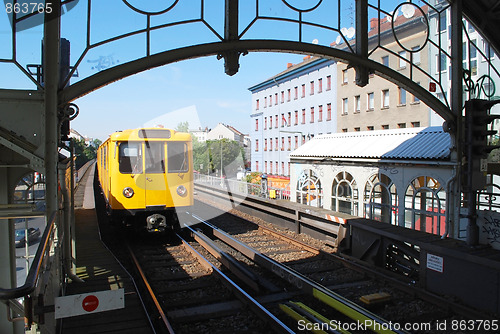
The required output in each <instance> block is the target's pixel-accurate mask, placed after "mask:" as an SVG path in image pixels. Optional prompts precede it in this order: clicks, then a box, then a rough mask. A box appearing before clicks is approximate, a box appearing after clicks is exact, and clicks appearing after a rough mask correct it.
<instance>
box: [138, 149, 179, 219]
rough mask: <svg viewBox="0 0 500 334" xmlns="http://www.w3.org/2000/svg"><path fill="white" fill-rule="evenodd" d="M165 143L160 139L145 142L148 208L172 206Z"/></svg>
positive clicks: (158, 208) (161, 208) (162, 208)
mask: <svg viewBox="0 0 500 334" xmlns="http://www.w3.org/2000/svg"><path fill="white" fill-rule="evenodd" d="M165 144H166V143H165V142H160V141H146V142H145V143H144V146H145V152H144V153H145V154H144V157H145V173H144V174H145V189H146V194H145V196H146V198H145V199H146V210H164V209H165V207H169V206H172V196H171V194H170V191H169V189H168V182H167V178H166V175H165Z"/></svg>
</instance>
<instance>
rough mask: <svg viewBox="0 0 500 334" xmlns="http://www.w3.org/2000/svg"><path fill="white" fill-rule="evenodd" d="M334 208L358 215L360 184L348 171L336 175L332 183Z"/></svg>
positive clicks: (334, 209)
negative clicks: (358, 184)
mask: <svg viewBox="0 0 500 334" xmlns="http://www.w3.org/2000/svg"><path fill="white" fill-rule="evenodd" d="M332 210H333V211H338V212H342V213H347V214H349V215H353V216H357V215H358V186H357V184H356V180H355V179H354V178H353V177H352V175H351V174H350V173H348V172H346V171H343V172H340V173H338V174H337V175H336V176H335V179H334V180H333V185H332Z"/></svg>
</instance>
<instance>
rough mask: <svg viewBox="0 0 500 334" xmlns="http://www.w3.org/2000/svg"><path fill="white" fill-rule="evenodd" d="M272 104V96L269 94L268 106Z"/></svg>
mask: <svg viewBox="0 0 500 334" xmlns="http://www.w3.org/2000/svg"><path fill="white" fill-rule="evenodd" d="M272 106H273V96H272V95H269V107H272Z"/></svg>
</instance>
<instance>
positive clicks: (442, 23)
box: [438, 11, 446, 32]
mask: <svg viewBox="0 0 500 334" xmlns="http://www.w3.org/2000/svg"><path fill="white" fill-rule="evenodd" d="M438 29H439V31H438V32H443V31H446V11H444V12H441V13H440V15H439V24H438Z"/></svg>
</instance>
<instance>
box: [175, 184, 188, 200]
mask: <svg viewBox="0 0 500 334" xmlns="http://www.w3.org/2000/svg"><path fill="white" fill-rule="evenodd" d="M177 194H178V195H179V196H181V197H184V196H186V195H187V189H186V187H184V186H183V185H182V184H181V185H180V186H178V187H177Z"/></svg>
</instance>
